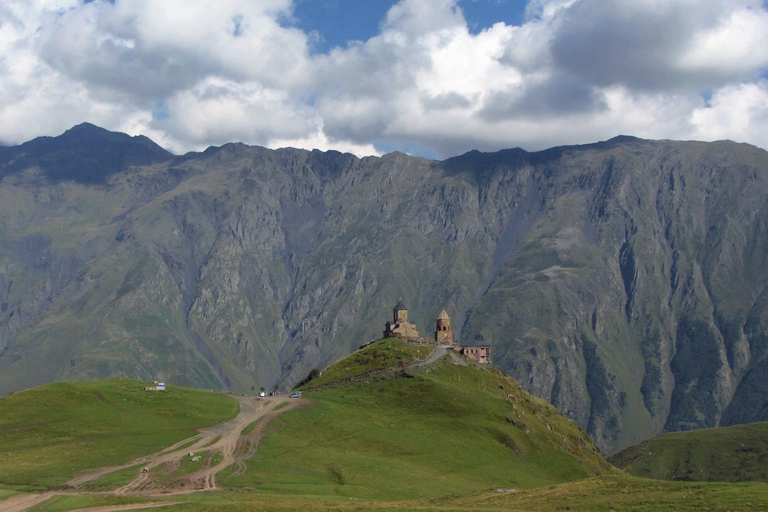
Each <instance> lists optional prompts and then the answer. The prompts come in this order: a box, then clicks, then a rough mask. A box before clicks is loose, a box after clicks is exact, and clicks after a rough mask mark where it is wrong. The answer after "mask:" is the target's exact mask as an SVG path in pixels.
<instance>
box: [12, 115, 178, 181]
mask: <svg viewBox="0 0 768 512" xmlns="http://www.w3.org/2000/svg"><path fill="white" fill-rule="evenodd" d="M172 158H173V155H172V154H171V153H169V152H168V151H166V150H164V149H163V148H161V147H160V146H158V145H157V144H155V143H154V142H152V141H151V140H150V139H149V138H147V137H145V136H143V135H140V136H136V137H131V136H130V135H126V134H124V133H115V132H110V131H108V130H105V129H103V128H99V127H97V126H94V125H92V124H90V123H83V124H80V125H77V126H75V127H73V128H71V129H69V130H67V131H66V132H64V133H63V134H62V135H59V136H58V137H38V138H36V139H34V140H32V141H29V142H25V143H24V144H21V145H19V146H11V147H0V180H2V179H3V178H5V177H6V176H10V175H12V174H17V173H19V172H22V171H24V170H27V169H38V170H39V171H41V172H42V173H43V174H44V175H45V177H46V178H47V179H48V180H49V181H51V182H54V183H55V182H61V181H67V180H72V181H76V182H78V183H83V184H92V185H97V184H102V183H104V182H106V180H107V178H108V177H109V176H110V175H112V174H115V173H117V172H120V171H122V170H124V169H126V168H127V167H130V166H139V165H152V164H155V163H159V162H165V161H168V160H170V159H172Z"/></svg>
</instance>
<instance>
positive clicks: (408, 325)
mask: <svg viewBox="0 0 768 512" xmlns="http://www.w3.org/2000/svg"><path fill="white" fill-rule="evenodd" d="M392 316H393V319H392V320H390V321H388V322H387V324H386V325H385V327H384V337H385V338H403V339H408V340H414V341H421V342H429V341H433V340H426V339H423V338H422V337H421V336H420V335H419V330H418V329H416V324H414V323H412V322H409V321H408V309H407V308H406V307H405V305H404V304H403V301H402V300H401V301H400V302H398V303H397V306H395V309H393V310H392ZM434 341H436V342H437V343H441V344H446V345H452V344H453V331H452V330H451V318H450V317H449V316H448V313H446V312H445V309H443V310H442V311H440V314H439V315H437V321H436V322H435V338H434Z"/></svg>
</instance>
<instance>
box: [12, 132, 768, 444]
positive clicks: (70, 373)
mask: <svg viewBox="0 0 768 512" xmlns="http://www.w3.org/2000/svg"><path fill="white" fill-rule="evenodd" d="M85 128H87V129H90V128H89V127H85ZM125 137H128V136H125ZM121 140H122V141H126V140H129V141H130V142H132V143H138V144H139V146H140V147H144V146H143V144H144V143H143V142H142V140H143V139H142V140H138V141H137V140H135V138H129V139H124V138H121ZM58 142H59V143H62V141H61V140H59V141H58ZM62 144H63V143H62ZM121 144H122V142H120V144H117V146H116V149H114V151H113V153H116V154H119V153H120V151H124V147H123V146H121ZM63 146H66V144H63ZM101 146H102V147H101V149H102V150H103V151H108V150H109V148H110V147H111V146H110V145H109V144H101ZM6 154H7V150H3V152H2V153H0V214H2V215H3V218H5V219H8V220H7V222H6V223H5V224H4V225H3V226H0V353H2V355H0V370H2V371H0V393H7V392H9V391H12V390H14V389H20V388H21V387H29V385H32V384H39V383H42V381H43V380H45V379H48V380H59V379H66V378H73V377H89V376H90V377H96V376H107V375H128V376H132V377H143V378H148V379H155V378H163V379H164V380H172V379H177V381H178V382H179V383H182V384H188V385H195V386H198V387H216V388H232V389H235V390H247V389H250V388H251V387H252V386H256V387H259V386H265V387H269V388H271V387H273V386H275V385H277V386H283V387H285V386H290V385H291V384H292V383H295V382H298V381H299V380H301V379H303V378H304V377H305V376H306V375H307V374H308V373H309V371H310V370H311V369H312V368H322V367H323V366H325V365H327V364H329V363H330V362H331V361H333V360H336V359H338V358H339V357H342V356H344V355H346V354H348V353H350V352H351V351H353V350H354V349H355V348H356V347H357V346H358V345H360V343H361V340H363V341H367V340H370V339H374V338H376V337H378V336H380V334H381V331H382V330H383V324H384V322H385V321H386V320H387V319H388V317H389V311H390V309H391V307H392V305H393V304H395V303H396V302H397V300H398V299H399V298H404V299H405V300H406V301H407V302H408V303H409V305H410V306H411V307H412V310H411V317H412V318H413V319H414V320H415V321H416V323H417V324H418V326H419V329H420V330H421V332H426V333H428V332H430V330H431V327H432V322H434V318H435V316H436V315H437V313H438V312H439V311H440V309H442V308H443V307H445V308H446V309H447V311H448V312H449V314H450V315H451V317H452V318H453V325H454V329H455V331H456V333H457V335H458V337H459V339H460V340H461V341H462V342H465V343H466V344H476V343H482V344H491V345H492V349H493V354H494V360H495V362H496V363H497V364H498V366H499V367H500V368H501V369H503V370H504V371H505V372H506V373H507V374H509V375H511V376H513V377H514V378H516V379H517V380H518V382H520V383H521V385H523V387H524V388H525V389H526V390H528V391H531V392H533V393H534V394H535V395H536V396H539V397H543V398H545V399H547V400H549V401H551V402H552V403H554V404H555V405H556V406H557V407H558V408H559V409H560V410H561V411H563V412H564V413H565V414H567V415H568V416H569V417H571V419H573V420H575V421H577V423H578V424H579V425H581V426H582V428H585V429H586V430H587V431H588V432H589V433H590V434H591V435H592V436H594V437H595V439H596V441H597V443H598V445H599V446H600V447H601V448H602V449H603V450H604V451H606V452H611V451H613V450H616V449H619V448H621V447H623V446H627V445H629V444H633V443H634V442H636V441H639V440H641V439H644V438H647V437H650V436H652V435H655V434H656V433H658V432H660V431H662V430H681V429H688V428H699V427H705V426H716V425H720V424H728V423H729V422H746V421H755V420H760V419H768V411H767V410H764V409H762V408H761V407H758V406H757V405H759V404H762V403H764V402H766V395H768V383H766V379H764V378H763V375H764V374H765V372H764V368H765V365H768V360H766V355H768V345H767V344H766V343H765V341H764V340H766V339H768V334H766V333H768V309H767V306H768V299H766V297H768V295H766V292H765V290H766V289H768V263H767V262H766V259H765V254H766V253H768V235H767V234H766V231H768V229H766V226H768V206H766V199H765V198H766V197H768V154H766V152H765V151H763V150H760V149H758V148H754V147H752V146H748V145H741V144H737V143H733V142H727V141H723V142H714V143H704V142H674V141H648V140H643V139H635V138H632V137H626V136H622V137H616V138H614V139H610V140H609V141H604V142H601V143H596V144H591V145H586V146H567V147H561V148H552V149H550V150H545V151H541V152H536V153H528V152H525V151H524V150H521V149H519V148H518V149H510V150H504V151H501V152H497V153H479V152H469V153H466V154H464V155H461V156H458V157H454V158H451V159H448V160H446V161H443V162H437V161H432V160H426V159H421V158H415V157H410V156H408V155H406V154H404V153H392V154H388V155H385V156H383V157H365V158H362V159H360V158H357V157H355V156H354V155H351V154H343V153H338V152H321V151H317V150H315V151H307V150H297V149H291V148H283V149H278V150H270V149H266V148H259V147H250V146H247V145H244V144H237V143H233V144H227V145H225V146H222V147H220V148H209V149H207V150H206V151H204V152H202V153H190V154H187V155H183V156H178V157H173V156H171V157H168V159H167V160H163V159H164V158H166V157H167V155H170V154H165V153H158V154H157V155H158V156H157V158H159V159H160V160H157V161H155V160H152V161H151V163H149V164H147V165H138V164H136V165H124V164H122V163H120V162H122V160H120V159H119V158H116V157H115V156H114V155H112V156H109V158H107V159H106V161H105V163H104V162H102V163H100V162H101V161H100V160H99V159H98V158H94V159H90V160H89V159H87V158H86V159H85V162H86V163H87V164H88V165H87V166H86V169H85V172H81V171H82V170H81V169H75V172H74V177H73V178H72V179H62V178H61V175H59V174H55V175H53V176H52V175H49V174H47V173H46V170H45V169H41V168H40V166H35V165H30V166H27V167H24V166H21V167H18V168H12V169H11V171H9V167H8V163H7V162H8V160H7V159H6V157H5V156H3V155H6ZM64 154H65V155H66V154H67V153H64ZM128 154H131V153H130V152H128ZM150 154H153V153H151V152H150ZM82 155H85V156H88V154H87V152H86V153H82ZM32 157H34V155H32ZM32 157H30V158H32ZM33 160H34V159H33ZM33 160H30V161H33ZM79 161H82V160H79ZM79 161H78V160H76V159H75V160H74V162H75V163H69V164H64V165H63V167H62V168H65V167H67V165H68V166H69V167H70V168H76V167H77V166H78V165H80V164H78V163H77V162H79ZM115 162H118V163H120V165H122V166H123V167H120V168H119V169H118V167H119V166H117V167H116V165H117V164H115ZM102 168H104V169H107V170H108V171H109V172H101V169H102ZM115 169H117V170H115ZM83 176H85V177H84V178H83V179H78V177H83ZM94 176H97V177H98V179H97V178H94ZM35 368H45V372H43V373H42V374H40V373H39V372H35V371H34V369H35Z"/></svg>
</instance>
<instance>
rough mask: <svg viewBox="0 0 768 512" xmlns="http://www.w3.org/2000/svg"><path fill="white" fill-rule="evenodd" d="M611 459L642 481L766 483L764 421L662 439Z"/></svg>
mask: <svg viewBox="0 0 768 512" xmlns="http://www.w3.org/2000/svg"><path fill="white" fill-rule="evenodd" d="M610 460H611V462H613V463H614V464H615V465H617V466H618V467H621V468H623V469H624V470H626V471H627V472H629V473H631V474H633V475H636V476H641V477H647V478H658V479H662V480H691V481H719V482H743V481H750V480H757V481H762V482H768V464H767V463H768V422H763V423H750V424H747V425H736V426H733V427H727V428H712V429H704V430H693V431H688V432H674V433H668V434H662V435H660V436H657V437H655V438H653V439H649V440H647V441H644V442H642V443H640V444H637V445H635V446H631V447H629V448H627V449H625V450H622V451H621V452H619V453H616V454H614V455H613V456H611V458H610Z"/></svg>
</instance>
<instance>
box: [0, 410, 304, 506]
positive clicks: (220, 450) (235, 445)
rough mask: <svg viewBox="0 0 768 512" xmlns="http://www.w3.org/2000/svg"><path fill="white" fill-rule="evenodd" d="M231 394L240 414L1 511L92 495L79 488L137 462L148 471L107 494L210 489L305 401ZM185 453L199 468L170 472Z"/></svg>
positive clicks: (19, 498)
mask: <svg viewBox="0 0 768 512" xmlns="http://www.w3.org/2000/svg"><path fill="white" fill-rule="evenodd" d="M235 398H236V399H237V400H238V401H239V402H240V413H239V414H238V415H237V417H236V418H235V419H233V420H231V421H228V422H226V423H221V424H219V425H214V426H212V427H208V428H205V429H202V430H200V434H198V435H196V436H193V437H191V438H188V439H185V440H183V441H179V442H178V443H176V444H175V445H173V446H170V447H168V448H165V449H164V450H161V451H160V452H157V453H155V454H152V455H149V456H146V457H142V458H140V459H137V460H134V461H131V462H129V463H127V464H124V465H122V466H110V467H105V468H98V469H95V470H91V471H88V472H86V473H84V474H82V475H80V476H77V477H75V478H73V479H72V480H70V481H69V482H67V484H66V486H67V487H69V488H70V489H71V490H68V491H52V492H46V493H43V494H18V495H15V496H12V497H10V498H8V499H7V500H4V501H0V510H2V511H3V512H22V511H24V510H27V509H29V508H31V507H33V506H35V505H38V504H40V503H42V502H44V501H46V500H48V499H50V498H52V497H53V496H57V495H66V494H81V495H82V494H91V493H88V492H83V491H82V490H80V489H78V488H79V487H81V486H82V485H83V484H86V483H88V482H90V481H93V480H97V479H99V478H101V477H102V476H104V475H107V474H109V473H113V472H115V471H119V470H121V469H125V468H129V467H132V466H136V465H141V466H142V467H145V468H147V469H148V470H149V471H148V472H147V473H144V472H139V474H138V476H137V477H136V479H134V480H133V481H132V482H130V483H129V484H127V485H125V486H123V487H121V488H119V489H117V490H116V491H114V492H112V493H108V494H114V495H117V496H150V497H151V496H155V497H160V496H173V495H179V494H188V493H191V492H199V491H210V490H214V489H216V488H217V486H216V475H217V474H218V473H219V472H221V471H222V470H224V469H226V468H228V467H230V466H232V465H235V466H237V467H236V470H235V471H236V472H242V471H245V462H244V461H245V459H247V458H248V457H250V456H252V455H253V454H254V453H255V452H256V449H257V447H258V444H259V440H260V439H261V437H262V435H264V432H265V431H266V427H267V424H268V423H269V422H270V421H271V420H272V419H273V418H274V417H275V416H277V415H278V414H281V413H283V412H285V411H289V410H291V409H294V408H296V407H298V406H300V405H302V404H304V403H306V400H304V399H301V398H299V399H289V398H287V397H270V398H267V399H264V400H257V399H255V398H252V397H235ZM280 404H284V405H283V406H282V407H281V408H280V409H279V410H277V411H276V410H275V408H276V407H277V406H278V405H280ZM254 422H257V423H256V425H255V427H254V428H253V429H252V430H251V431H250V432H249V433H248V434H245V435H244V434H243V430H244V429H245V428H246V427H248V426H249V425H251V424H252V423H254ZM190 442H193V444H191V445H190V444H189V443H190ZM185 445H186V446H185ZM181 446H184V448H180V447H181ZM201 452H205V454H204V455H202V453H201ZM189 453H196V454H200V455H201V456H202V457H203V459H202V467H201V468H200V469H198V470H197V471H195V472H193V473H190V474H188V475H184V476H173V475H174V473H175V472H176V471H177V470H178V469H179V468H180V467H181V464H182V459H183V458H184V456H185V455H188V454H189ZM216 458H220V460H219V461H218V462H215V459H216ZM92 494H105V493H92ZM170 505H173V503H145V504H143V505H139V506H137V505H123V506H114V507H97V508H90V509H81V510H89V511H91V512H113V511H119V510H139V509H140V508H155V507H160V506H170Z"/></svg>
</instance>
